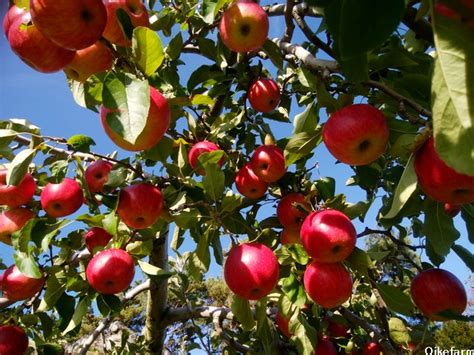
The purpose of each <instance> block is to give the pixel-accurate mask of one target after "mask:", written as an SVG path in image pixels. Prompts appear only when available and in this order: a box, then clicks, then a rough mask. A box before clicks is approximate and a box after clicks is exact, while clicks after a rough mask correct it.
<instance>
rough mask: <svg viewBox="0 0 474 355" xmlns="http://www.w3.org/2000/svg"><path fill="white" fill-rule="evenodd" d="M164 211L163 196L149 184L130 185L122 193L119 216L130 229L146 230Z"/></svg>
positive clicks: (118, 207)
mask: <svg viewBox="0 0 474 355" xmlns="http://www.w3.org/2000/svg"><path fill="white" fill-rule="evenodd" d="M162 209H163V196H162V195H161V191H160V189H159V188H157V187H156V186H153V185H151V184H147V183H140V184H136V185H130V186H127V187H126V188H124V189H123V190H122V191H121V192H120V197H119V203H118V206H117V214H118V215H119V217H120V219H121V220H122V221H123V222H124V223H125V224H126V225H127V226H129V227H130V228H134V229H144V228H148V227H150V226H151V225H152V224H154V223H155V222H156V221H157V220H158V217H160V214H161V210H162Z"/></svg>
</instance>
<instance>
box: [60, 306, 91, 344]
mask: <svg viewBox="0 0 474 355" xmlns="http://www.w3.org/2000/svg"><path fill="white" fill-rule="evenodd" d="M90 305H91V299H90V298H89V297H84V298H83V299H82V300H80V301H79V304H78V305H77V308H76V310H75V311H74V314H73V315H72V319H71V321H70V322H69V324H68V325H67V327H66V329H64V331H63V332H62V335H66V334H67V333H69V332H70V331H72V330H74V329H76V327H78V326H79V325H80V324H81V322H82V318H84V316H85V315H86V313H87V310H88V309H89V307H90Z"/></svg>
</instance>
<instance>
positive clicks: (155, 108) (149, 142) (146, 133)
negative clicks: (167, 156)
mask: <svg viewBox="0 0 474 355" xmlns="http://www.w3.org/2000/svg"><path fill="white" fill-rule="evenodd" d="M114 112H117V109H108V108H106V107H105V106H103V105H102V106H101V108H100V120H101V122H102V126H103V127H104V130H105V133H106V134H107V135H108V136H109V138H110V139H111V140H112V141H113V142H114V143H115V144H116V145H117V146H119V147H120V148H122V149H125V150H128V151H131V152H136V151H140V150H145V149H149V148H151V147H153V146H154V145H155V144H157V143H158V142H159V141H160V140H161V138H163V136H164V135H165V133H166V130H167V129H168V127H169V124H170V117H171V113H170V108H169V105H168V101H167V100H166V98H165V97H164V96H163V95H162V94H161V93H160V92H159V91H158V90H156V89H155V88H154V87H151V86H150V109H149V110H148V117H147V119H146V123H145V128H144V129H143V132H142V133H141V134H140V135H139V136H138V137H137V139H136V141H135V143H133V144H132V143H130V142H127V141H126V140H125V139H123V138H122V137H121V136H120V135H119V134H118V133H117V132H115V131H114V130H113V129H112V128H111V127H110V124H109V122H108V120H107V116H108V115H109V114H111V113H114Z"/></svg>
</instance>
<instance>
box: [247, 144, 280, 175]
mask: <svg viewBox="0 0 474 355" xmlns="http://www.w3.org/2000/svg"><path fill="white" fill-rule="evenodd" d="M250 165H251V166H252V170H253V171H254V172H255V175H257V176H258V177H259V178H260V179H262V180H263V181H265V182H268V183H272V182H276V181H278V180H280V179H281V178H282V177H283V175H285V173H286V166H285V157H284V155H283V150H281V148H279V147H277V146H276V145H261V146H260V147H258V148H257V149H255V152H254V153H253V155H252V160H251V162H250Z"/></svg>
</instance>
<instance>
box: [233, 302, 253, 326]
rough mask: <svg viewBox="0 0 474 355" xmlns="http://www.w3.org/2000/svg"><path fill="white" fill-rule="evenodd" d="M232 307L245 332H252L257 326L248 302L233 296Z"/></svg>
mask: <svg viewBox="0 0 474 355" xmlns="http://www.w3.org/2000/svg"><path fill="white" fill-rule="evenodd" d="M230 307H231V309H232V313H234V315H235V317H236V318H237V320H238V321H239V322H240V324H242V328H243V329H244V330H245V331H250V330H251V329H252V328H253V327H254V326H255V320H254V319H253V314H252V310H251V309H250V303H249V301H248V300H246V299H243V298H241V297H239V296H237V295H234V294H232V304H231V306H230Z"/></svg>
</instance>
